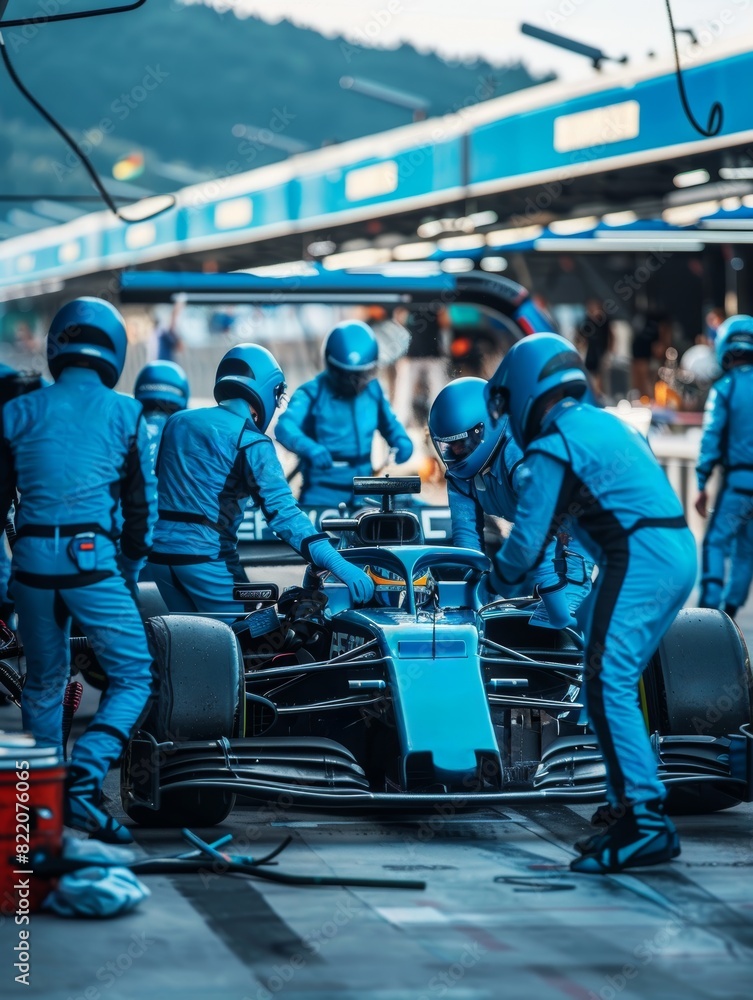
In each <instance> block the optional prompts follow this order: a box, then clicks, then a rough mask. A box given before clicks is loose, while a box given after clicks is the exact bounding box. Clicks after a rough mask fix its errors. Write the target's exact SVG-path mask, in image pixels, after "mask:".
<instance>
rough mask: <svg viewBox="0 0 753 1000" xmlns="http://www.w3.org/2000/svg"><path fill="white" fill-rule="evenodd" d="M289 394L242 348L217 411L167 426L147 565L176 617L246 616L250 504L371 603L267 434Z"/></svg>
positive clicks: (274, 369) (225, 368)
mask: <svg viewBox="0 0 753 1000" xmlns="http://www.w3.org/2000/svg"><path fill="white" fill-rule="evenodd" d="M284 392H285V377H284V375H283V373H282V370H281V369H280V366H279V365H278V364H277V362H276V360H275V359H274V357H273V356H272V355H271V354H270V352H269V351H267V350H266V349H265V348H264V347H259V346H257V345H255V344H239V345H238V346H236V347H233V348H232V349H231V350H230V351H228V353H227V354H226V355H225V357H224V358H223V359H222V361H221V362H220V364H219V367H218V369H217V376H216V382H215V387H214V398H215V399H216V400H217V406H214V407H205V408H203V409H196V410H183V411H182V412H180V413H176V414H174V415H173V416H172V417H171V418H170V419H169V420H168V422H167V424H166V425H165V430H164V434H163V436H162V444H161V447H160V453H159V458H158V462H157V474H158V480H159V520H158V522H157V527H156V529H155V535H154V548H153V551H152V553H151V555H150V566H151V567H152V569H153V578H154V579H155V580H156V582H157V585H158V587H159V589H160V593H161V594H162V597H163V598H164V600H165V602H166V603H167V606H168V608H169V609H170V610H171V611H182V612H186V611H189V612H190V611H202V612H210V613H212V612H213V613H217V614H221V615H223V617H224V618H225V619H226V620H227V621H233V620H234V619H235V618H237V617H238V616H239V615H241V614H243V611H244V608H243V605H242V604H241V603H239V602H235V601H233V584H234V583H246V582H247V578H246V575H245V573H244V572H243V567H242V566H241V563H240V559H239V558H238V552H237V548H236V546H237V538H238V528H239V526H240V523H241V521H242V519H243V512H244V510H245V508H246V504H247V502H248V500H249V499H252V500H253V502H254V503H255V504H256V505H257V506H258V507H260V509H261V511H262V513H263V514H264V516H265V518H266V520H267V524H268V525H269V526H270V528H271V529H272V530H273V531H274V532H275V533H276V534H277V535H279V537H280V538H282V539H284V541H286V542H288V544H290V545H292V546H293V548H295V549H297V550H298V551H299V552H300V553H301V554H302V555H303V557H304V558H305V559H306V560H307V561H309V562H311V563H313V564H314V565H315V566H317V567H318V568H321V569H327V570H329V571H330V572H332V573H333V574H334V575H335V576H336V577H337V578H338V579H339V580H341V581H342V582H343V583H344V584H346V586H347V587H348V589H349V591H350V595H351V599H352V601H353V603H354V604H363V603H365V602H366V601H368V600H369V599H370V598H371V597H372V596H373V594H374V584H373V583H372V581H371V580H370V579H369V578H368V577H367V576H366V574H365V573H364V572H363V571H362V570H360V569H358V568H357V567H354V566H351V565H350V564H349V563H348V562H346V561H345V559H343V557H342V556H341V555H340V554H339V553H338V552H336V551H335V550H334V549H333V548H332V545H331V544H330V541H329V538H328V536H327V535H326V534H320V533H319V532H317V531H316V529H315V528H314V527H313V526H312V524H311V522H310V521H309V519H308V518H307V517H306V515H305V514H304V513H303V511H302V510H301V509H300V508H299V507H298V505H297V503H296V501H295V499H294V497H293V494H292V493H291V492H290V487H289V486H288V484H287V483H286V481H285V476H284V474H283V471H282V467H281V465H280V462H279V460H278V458H277V454H276V452H275V447H274V443H273V442H272V440H271V438H269V437H268V436H267V434H266V433H265V432H266V429H267V427H268V426H269V422H270V421H271V419H272V416H273V414H274V412H275V409H276V408H277V407H278V406H279V404H280V401H281V400H282V397H283V394H284Z"/></svg>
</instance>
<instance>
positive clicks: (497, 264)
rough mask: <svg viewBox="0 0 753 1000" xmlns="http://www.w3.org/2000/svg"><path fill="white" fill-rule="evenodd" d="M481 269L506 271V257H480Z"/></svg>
mask: <svg viewBox="0 0 753 1000" xmlns="http://www.w3.org/2000/svg"><path fill="white" fill-rule="evenodd" d="M481 270H482V271H506V270H507V257H482V258H481Z"/></svg>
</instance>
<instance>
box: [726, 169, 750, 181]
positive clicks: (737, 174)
mask: <svg viewBox="0 0 753 1000" xmlns="http://www.w3.org/2000/svg"><path fill="white" fill-rule="evenodd" d="M719 176H720V177H721V179H722V180H723V181H750V180H753V166H750V167H719Z"/></svg>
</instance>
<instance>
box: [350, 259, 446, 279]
mask: <svg viewBox="0 0 753 1000" xmlns="http://www.w3.org/2000/svg"><path fill="white" fill-rule="evenodd" d="M363 273H368V268H364V269H363ZM374 273H375V274H384V275H387V277H394V278H425V277H427V276H429V275H432V274H440V273H441V271H440V267H439V261H438V260H413V261H396V260H395V261H392V262H390V263H389V264H382V265H381V266H380V267H379V268H375V269H374Z"/></svg>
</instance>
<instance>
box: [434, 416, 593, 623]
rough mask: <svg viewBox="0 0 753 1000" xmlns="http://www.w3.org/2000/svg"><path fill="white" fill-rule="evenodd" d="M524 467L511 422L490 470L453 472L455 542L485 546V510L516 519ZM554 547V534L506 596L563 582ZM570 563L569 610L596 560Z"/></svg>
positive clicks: (450, 493) (586, 589)
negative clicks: (467, 476)
mask: <svg viewBox="0 0 753 1000" xmlns="http://www.w3.org/2000/svg"><path fill="white" fill-rule="evenodd" d="M503 419H506V418H503ZM522 473H523V453H522V451H521V450H520V448H519V447H518V446H517V444H516V443H515V441H514V440H513V438H512V434H511V433H510V430H509V427H508V428H507V429H506V430H505V431H504V432H503V435H502V442H501V444H500V448H499V451H498V452H497V455H496V457H495V458H494V461H493V462H492V464H491V466H490V468H489V469H488V470H487V471H486V472H484V473H483V474H482V475H478V476H475V477H474V479H472V480H460V481H459V480H457V479H456V478H455V477H453V476H448V477H447V499H448V501H449V505H450V512H451V514H452V542H453V545H459V546H462V547H463V548H468V549H478V550H479V551H480V552H483V551H484V514H490V515H491V516H492V517H501V518H504V520H505V521H510V522H512V521H514V520H515V509H516V507H517V505H518V494H519V492H520V486H521V482H520V477H521V475H522ZM556 547H557V543H556V540H555V539H554V538H552V539H551V540H550V542H549V544H548V546H547V551H546V552H545V553H544V555H543V557H542V558H541V560H540V561H539V562H538V564H537V565H536V566H535V567H533V568H532V569H531V571H530V572H529V573H527V574H526V576H525V578H524V579H523V580H522V581H521V583H519V584H517V585H515V586H513V585H511V586H510V587H509V588H507V589H506V592H505V597H518V596H524V595H528V594H532V593H533V590H534V587H536V586H538V588H539V590H546V589H547V588H549V589H551V588H553V587H557V586H559V583H560V576H559V573H558V572H557V570H556V569H555V549H556ZM570 550H571V551H572V552H573V555H574V556H577V555H578V554H579V552H578V549H577V546H575V547H573V546H570ZM568 561H569V562H572V561H574V560H568ZM577 561H578V562H580V560H577ZM572 569H573V572H572V573H570V574H569V576H570V577H571V579H570V580H569V581H568V586H567V602H568V605H569V607H570V610H571V611H575V609H576V608H577V607H579V606H580V604H581V603H582V602H583V601H584V600H585V598H586V597H587V596H588V594H589V593H590V591H591V576H592V575H593V563H592V562H590V560H588V559H585V558H584V559H583V564H582V565H579V566H577V567H576V566H573V567H572ZM576 570H577V576H576V575H575V571H576Z"/></svg>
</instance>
